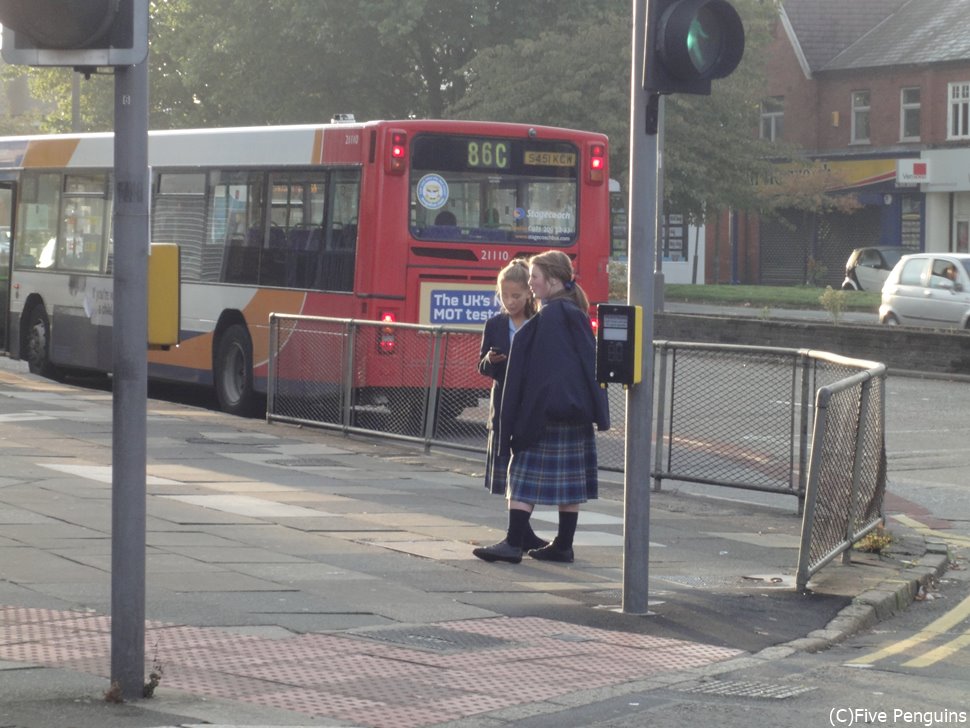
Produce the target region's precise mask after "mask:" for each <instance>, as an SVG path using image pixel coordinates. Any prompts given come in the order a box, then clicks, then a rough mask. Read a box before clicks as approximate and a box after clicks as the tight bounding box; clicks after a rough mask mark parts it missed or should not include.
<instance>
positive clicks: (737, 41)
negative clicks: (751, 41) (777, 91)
mask: <svg viewBox="0 0 970 728" xmlns="http://www.w3.org/2000/svg"><path fill="white" fill-rule="evenodd" d="M647 2H648V10H647V38H646V41H647V42H646V53H645V56H644V73H643V86H644V89H645V90H646V91H647V92H648V93H650V94H674V93H683V94H705V95H706V94H710V93H711V80H712V79H715V78H724V77H725V76H728V75H730V73H731V72H732V71H733V70H734V69H735V68H737V67H738V64H739V63H740V62H741V56H742V55H743V54H744V25H743V24H742V22H741V16H740V15H738V12H737V10H735V9H734V6H733V5H731V3H729V2H727V0H647Z"/></svg>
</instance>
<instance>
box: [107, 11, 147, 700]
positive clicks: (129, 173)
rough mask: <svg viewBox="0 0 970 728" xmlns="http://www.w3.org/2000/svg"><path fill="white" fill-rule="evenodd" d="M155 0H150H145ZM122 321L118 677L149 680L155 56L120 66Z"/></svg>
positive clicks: (117, 196) (114, 647)
mask: <svg viewBox="0 0 970 728" xmlns="http://www.w3.org/2000/svg"><path fill="white" fill-rule="evenodd" d="M141 1H144V2H147V0H141ZM114 162H115V188H114V326H113V333H112V338H111V348H112V351H111V354H112V360H111V361H112V363H111V366H112V371H113V398H112V406H113V424H112V438H111V441H112V455H111V466H112V475H111V497H112V508H111V683H112V687H114V686H117V687H118V688H120V690H121V697H122V698H124V699H126V700H127V699H136V698H141V697H142V691H143V689H144V685H145V501H146V498H145V481H146V477H145V462H146V434H147V424H146V417H147V407H148V401H147V400H148V352H147V346H148V298H147V296H146V294H145V292H146V291H147V290H148V242H149V231H148V203H149V197H150V193H151V189H150V185H149V176H148V60H147V59H146V60H144V61H142V62H141V63H139V64H138V65H136V66H119V67H117V68H115V137H114Z"/></svg>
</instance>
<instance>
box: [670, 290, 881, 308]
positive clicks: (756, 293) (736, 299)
mask: <svg viewBox="0 0 970 728" xmlns="http://www.w3.org/2000/svg"><path fill="white" fill-rule="evenodd" d="M823 293H825V289H824V288H815V287H812V286H731V285H705V286H692V285H686V284H670V285H666V286H664V300H666V301H678V302H681V303H710V304H725V305H729V306H750V307H751V308H754V309H762V308H764V307H766V306H767V307H768V308H801V309H818V308H821V307H822V305H821V303H820V302H819V296H821V295H822V294H823ZM878 309H879V294H878V293H867V292H864V291H846V296H845V310H846V311H872V312H875V311H877V310H878Z"/></svg>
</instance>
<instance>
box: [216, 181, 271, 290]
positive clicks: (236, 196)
mask: <svg viewBox="0 0 970 728" xmlns="http://www.w3.org/2000/svg"><path fill="white" fill-rule="evenodd" d="M263 178H264V175H263V174H262V173H259V172H252V171H247V170H240V171H215V172H212V173H211V180H212V192H211V197H210V200H209V234H208V244H210V245H214V246H217V249H218V250H219V252H221V253H222V255H221V256H220V276H219V280H221V281H223V282H225V283H256V282H258V281H259V267H260V250H261V249H262V247H263V240H264V229H265V228H264V226H263V207H264V204H263V200H264V199H265V193H264V182H263ZM206 257H207V258H208V257H210V256H206ZM211 257H212V258H215V256H211Z"/></svg>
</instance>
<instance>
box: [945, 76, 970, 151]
mask: <svg viewBox="0 0 970 728" xmlns="http://www.w3.org/2000/svg"><path fill="white" fill-rule="evenodd" d="M946 98H947V107H946V108H947V111H946V138H947V139H948V140H950V139H970V81H962V82H959V83H951V84H947V88H946Z"/></svg>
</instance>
